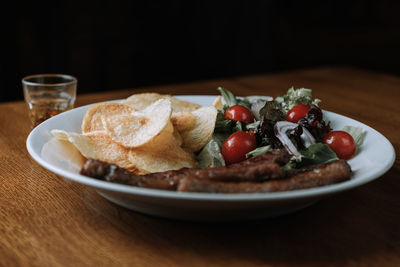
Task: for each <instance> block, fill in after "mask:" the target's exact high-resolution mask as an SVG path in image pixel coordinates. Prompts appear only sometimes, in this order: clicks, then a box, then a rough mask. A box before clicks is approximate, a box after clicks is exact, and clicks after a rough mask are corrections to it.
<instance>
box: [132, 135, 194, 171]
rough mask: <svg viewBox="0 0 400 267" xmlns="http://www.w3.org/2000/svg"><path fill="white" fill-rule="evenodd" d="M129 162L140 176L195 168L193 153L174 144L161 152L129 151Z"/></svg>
mask: <svg viewBox="0 0 400 267" xmlns="http://www.w3.org/2000/svg"><path fill="white" fill-rule="evenodd" d="M129 160H130V162H132V163H134V165H135V166H136V168H137V169H139V170H141V174H145V173H154V172H162V171H168V170H179V169H181V168H185V167H186V168H194V167H196V163H195V161H194V155H193V153H189V152H187V151H185V150H184V149H183V148H181V147H180V146H179V145H178V144H177V143H174V142H171V143H169V145H168V146H167V147H164V149H163V150H161V151H155V150H149V149H144V148H134V149H131V150H130V153H129Z"/></svg>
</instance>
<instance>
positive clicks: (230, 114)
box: [224, 105, 254, 123]
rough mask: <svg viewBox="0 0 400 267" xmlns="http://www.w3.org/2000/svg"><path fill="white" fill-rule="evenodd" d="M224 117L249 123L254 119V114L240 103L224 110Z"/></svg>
mask: <svg viewBox="0 0 400 267" xmlns="http://www.w3.org/2000/svg"><path fill="white" fill-rule="evenodd" d="M224 119H226V120H233V121H242V122H245V123H250V122H253V121H254V116H253V113H251V111H250V110H249V109H248V108H246V107H244V106H241V105H234V106H232V107H230V108H228V109H227V110H226V111H225V114H224Z"/></svg>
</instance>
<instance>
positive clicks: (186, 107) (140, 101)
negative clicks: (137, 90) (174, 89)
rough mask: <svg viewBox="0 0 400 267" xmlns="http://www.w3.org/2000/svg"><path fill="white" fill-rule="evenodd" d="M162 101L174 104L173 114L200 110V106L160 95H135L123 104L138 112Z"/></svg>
mask: <svg viewBox="0 0 400 267" xmlns="http://www.w3.org/2000/svg"><path fill="white" fill-rule="evenodd" d="M160 99H168V100H170V101H171V104H172V112H173V113H175V112H192V111H194V110H196V109H198V108H200V105H199V104H195V103H191V102H188V101H183V100H180V99H177V98H175V97H173V96H171V95H163V94H158V93H143V94H134V95H131V96H130V97H128V98H127V99H125V100H123V101H122V102H121V103H122V104H125V105H128V106H132V107H134V108H135V109H137V110H143V109H145V108H146V107H147V106H149V105H150V104H152V103H154V102H156V101H157V100H160Z"/></svg>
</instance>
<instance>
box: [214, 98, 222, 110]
mask: <svg viewBox="0 0 400 267" xmlns="http://www.w3.org/2000/svg"><path fill="white" fill-rule="evenodd" d="M213 106H214V107H215V108H216V109H222V107H223V105H222V101H221V96H220V95H219V96H217V97H216V98H215V99H214V102H213Z"/></svg>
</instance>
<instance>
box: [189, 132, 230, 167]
mask: <svg viewBox="0 0 400 267" xmlns="http://www.w3.org/2000/svg"><path fill="white" fill-rule="evenodd" d="M196 162H197V167H199V168H201V169H205V168H209V167H211V168H212V167H219V166H225V160H224V157H223V156H222V154H221V150H220V145H219V140H216V139H215V138H214V137H213V138H211V140H210V141H209V142H208V143H207V144H206V145H205V146H204V147H203V149H202V150H201V151H200V153H199V154H198V155H197V157H196Z"/></svg>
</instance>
